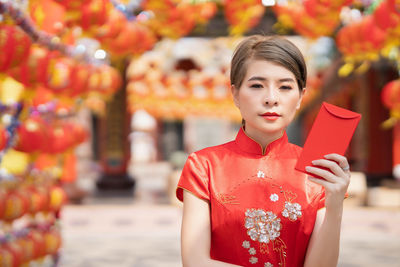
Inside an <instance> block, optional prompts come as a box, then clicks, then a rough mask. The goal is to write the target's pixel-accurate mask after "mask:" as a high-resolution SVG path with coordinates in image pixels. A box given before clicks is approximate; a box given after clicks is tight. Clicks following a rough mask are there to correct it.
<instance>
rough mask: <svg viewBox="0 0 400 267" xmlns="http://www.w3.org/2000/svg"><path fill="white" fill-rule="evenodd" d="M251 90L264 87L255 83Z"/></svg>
mask: <svg viewBox="0 0 400 267" xmlns="http://www.w3.org/2000/svg"><path fill="white" fill-rule="evenodd" d="M250 87H251V88H262V87H263V86H262V85H261V84H258V83H255V84H252V85H250Z"/></svg>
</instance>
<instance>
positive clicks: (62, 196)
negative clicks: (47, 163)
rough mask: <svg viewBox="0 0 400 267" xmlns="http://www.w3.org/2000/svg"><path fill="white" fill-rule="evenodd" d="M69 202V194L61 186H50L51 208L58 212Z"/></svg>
mask: <svg viewBox="0 0 400 267" xmlns="http://www.w3.org/2000/svg"><path fill="white" fill-rule="evenodd" d="M66 202H67V194H66V193H65V191H64V189H63V188H62V187H61V186H52V187H51V188H50V205H49V209H50V210H51V211H53V212H58V211H59V210H60V209H61V207H62V206H63V205H64V204H65V203H66Z"/></svg>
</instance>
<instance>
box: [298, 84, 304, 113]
mask: <svg viewBox="0 0 400 267" xmlns="http://www.w3.org/2000/svg"><path fill="white" fill-rule="evenodd" d="M305 93H306V88H303V89H302V90H301V91H300V98H299V101H298V102H297V106H296V110H299V108H300V106H301V101H302V100H303V96H304V94H305Z"/></svg>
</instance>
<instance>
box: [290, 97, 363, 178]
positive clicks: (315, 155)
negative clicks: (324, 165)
mask: <svg viewBox="0 0 400 267" xmlns="http://www.w3.org/2000/svg"><path fill="white" fill-rule="evenodd" d="M360 119H361V114H358V113H355V112H353V111H350V110H347V109H344V108H340V107H337V106H334V105H331V104H328V103H326V102H323V103H322V106H321V109H320V110H319V113H318V115H317V118H316V119H315V121H314V124H313V126H312V127H311V130H310V133H309V134H308V136H307V139H306V142H305V144H304V147H303V151H302V153H301V154H300V157H299V159H298V161H297V164H296V166H295V169H296V170H299V171H302V172H305V173H307V172H306V171H305V167H306V166H312V163H311V161H313V160H316V159H322V158H324V155H326V154H331V153H337V154H340V155H344V153H345V152H346V150H347V147H348V146H349V143H350V140H351V138H352V136H353V134H354V131H355V130H356V127H357V125H358V123H359V122H360ZM310 175H311V174H310ZM312 176H315V175H314V174H312Z"/></svg>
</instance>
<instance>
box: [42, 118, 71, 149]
mask: <svg viewBox="0 0 400 267" xmlns="http://www.w3.org/2000/svg"><path fill="white" fill-rule="evenodd" d="M46 133H47V134H46V136H47V140H46V141H47V142H46V146H45V147H43V148H42V151H43V152H44V153H50V154H59V153H63V152H64V151H66V150H67V149H68V148H71V147H72V146H73V144H74V142H73V138H74V137H73V135H72V129H71V128H70V127H68V125H64V124H59V125H46Z"/></svg>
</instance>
